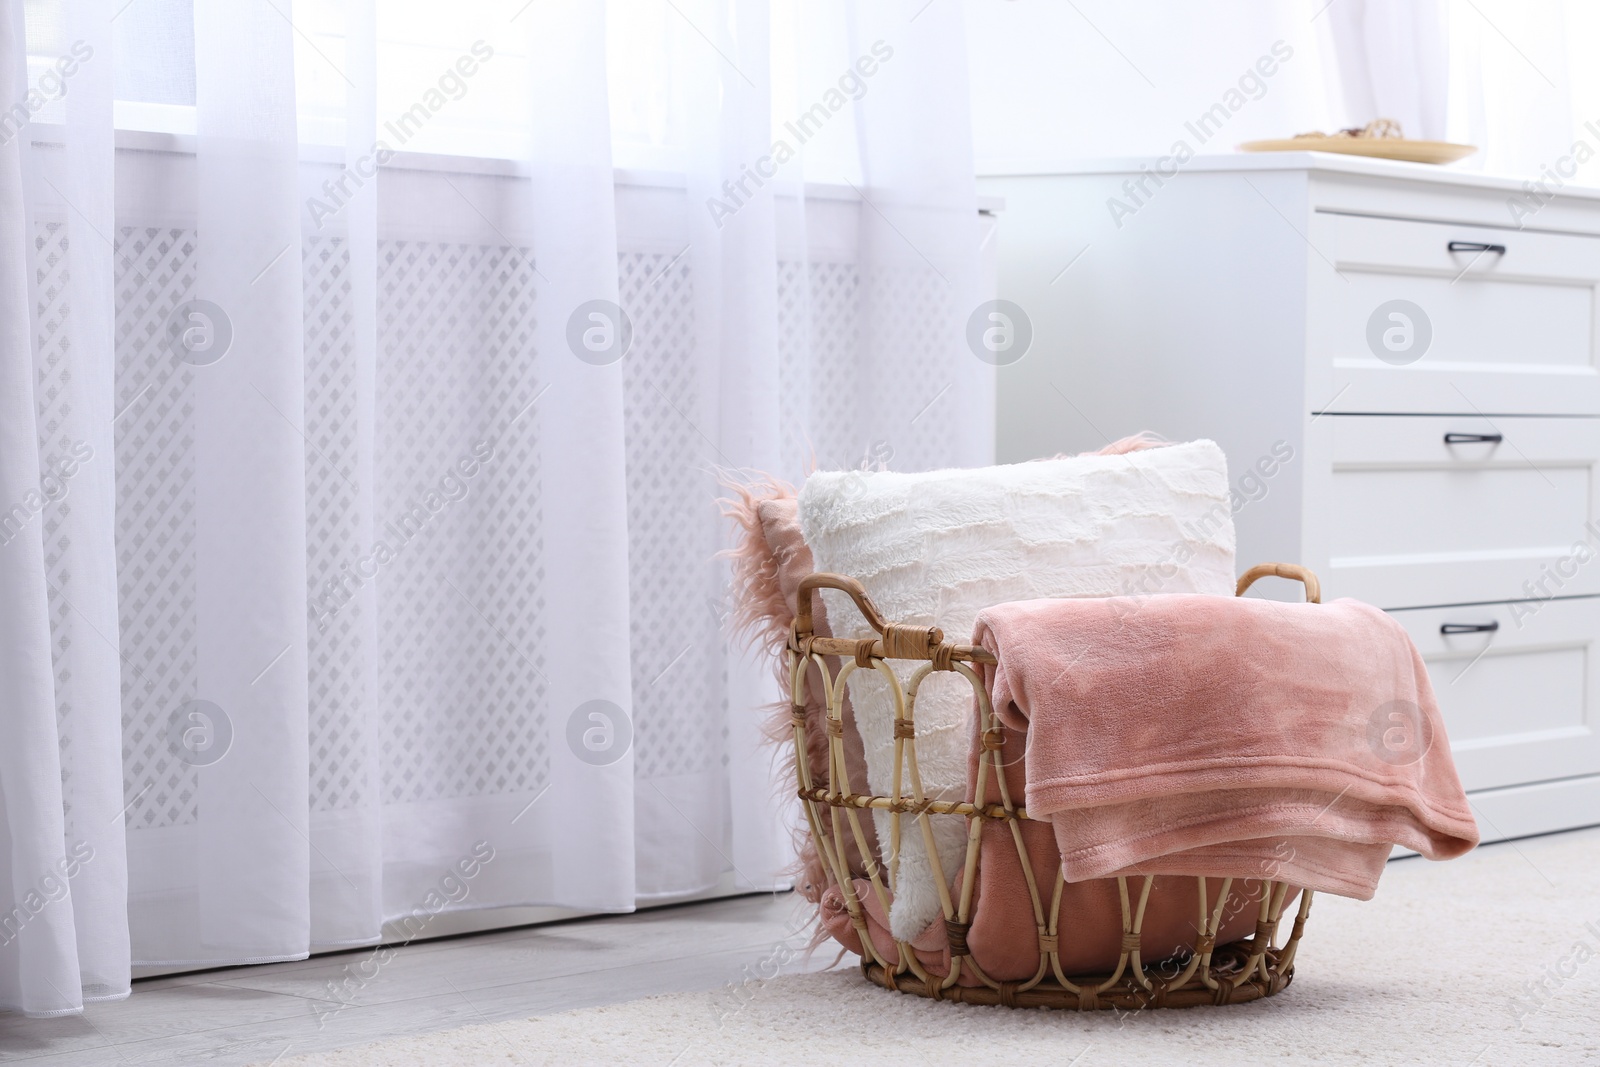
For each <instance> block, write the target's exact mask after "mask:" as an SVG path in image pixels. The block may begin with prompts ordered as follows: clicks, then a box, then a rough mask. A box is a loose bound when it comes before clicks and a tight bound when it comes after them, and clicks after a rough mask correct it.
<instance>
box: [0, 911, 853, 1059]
mask: <svg viewBox="0 0 1600 1067" xmlns="http://www.w3.org/2000/svg"><path fill="white" fill-rule="evenodd" d="M804 903H805V902H804V901H803V900H800V899H799V898H797V897H795V896H794V895H793V894H782V895H778V896H771V895H761V896H748V897H738V898H735V899H729V900H718V901H710V902H706V903H699V904H685V905H680V906H677V907H670V908H657V909H653V910H650V911H644V912H639V913H637V914H634V915H624V916H608V917H604V918H596V919H583V920H578V921H574V922H567V923H559V924H555V925H544V926H531V927H522V928H519V929H515V930H500V931H495V932H493V933H485V934H475V935H471V936H465V937H457V938H450V939H446V940H437V941H423V942H417V943H415V944H411V945H407V946H404V947H401V948H397V949H395V950H394V951H393V954H392V955H383V954H379V955H375V954H374V953H375V950H373V949H370V948H368V949H361V950H358V951H355V952H346V953H339V954H337V955H327V956H316V957H313V958H312V959H309V960H302V961H300V962H298V963H278V964H266V965H263V966H257V967H238V968H231V969H228V970H216V971H205V972H202V973H198V974H183V975H171V976H168V977H164V978H149V979H143V980H140V981H137V982H135V983H134V989H133V996H132V997H130V998H128V999H127V1000H123V1001H118V1002H115V1003H109V1004H92V1005H90V1006H89V1007H88V1008H87V1009H86V1010H85V1012H84V1014H83V1015H81V1016H72V1017H68V1018H61V1019H27V1018H23V1017H21V1016H18V1015H10V1014H0V1062H8V1063H9V1062H19V1063H27V1064H30V1065H32V1064H61V1065H66V1064H71V1065H72V1067H99V1065H102V1064H133V1063H163V1064H165V1063H207V1064H241V1065H242V1064H252V1063H270V1062H272V1061H273V1060H274V1059H275V1058H277V1057H280V1056H284V1055H292V1054H299V1053H303V1052H312V1051H317V1050H321V1049H330V1048H338V1047H341V1046H345V1045H356V1044H362V1043H364V1042H368V1041H374V1040H378V1039H380V1038H387V1037H396V1036H404V1035H406V1034H415V1033H424V1032H427V1031H431V1030H444V1029H449V1028H451V1027H455V1026H462V1025H466V1024H469V1023H474V1022H494V1021H498V1020H502V1019H520V1018H527V1017H528V1016H532V1015H542V1014H546V1013H550V1012H558V1011H567V1010H570V1009H572V1008H586V1007H593V1006H597V1005H601V1004H612V1003H616V1002H619V1001H625V1000H634V999H637V998H639V997H645V996H651V995H653V994H656V993H674V992H686V991H694V990H708V989H716V988H719V987H725V986H730V985H731V986H738V985H739V984H740V983H743V982H746V981H748V980H751V979H752V978H770V977H772V975H773V974H774V973H775V971H776V970H782V971H783V972H793V971H799V970H806V969H816V968H820V967H824V966H827V965H828V964H830V963H831V962H832V961H833V955H834V954H833V953H832V952H828V951H826V950H819V951H818V952H817V955H816V957H814V958H813V959H812V960H811V961H809V962H808V961H806V960H804V959H803V958H802V954H801V952H800V949H801V948H802V947H803V945H804V941H805V938H804V936H803V935H798V934H797V933H796V931H797V930H798V929H799V928H800V926H801V925H802V923H803V922H804V918H805V916H804V913H803V912H801V911H799V910H797V906H801V905H804Z"/></svg>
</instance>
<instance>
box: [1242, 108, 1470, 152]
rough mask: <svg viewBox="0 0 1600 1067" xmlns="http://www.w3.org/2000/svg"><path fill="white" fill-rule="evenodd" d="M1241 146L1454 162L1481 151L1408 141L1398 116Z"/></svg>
mask: <svg viewBox="0 0 1600 1067" xmlns="http://www.w3.org/2000/svg"><path fill="white" fill-rule="evenodd" d="M1239 148H1240V150H1241V151H1244V152H1342V153H1343V154H1345V155H1348V156H1373V157H1376V158H1378V159H1402V160H1405V161H1407V162H1410V163H1454V162H1455V161H1456V160H1458V159H1465V158H1467V157H1468V156H1470V155H1472V153H1474V152H1476V151H1477V150H1478V148H1477V146H1476V145H1470V144H1452V143H1450V142H1449V141H1412V140H1408V139H1407V138H1406V136H1405V135H1404V134H1403V133H1401V132H1400V123H1399V122H1397V121H1396V120H1394V119H1373V120H1372V121H1371V122H1369V123H1367V124H1366V125H1365V126H1350V127H1346V128H1345V129H1342V130H1338V131H1336V132H1334V133H1323V132H1321V131H1320V130H1313V131H1312V132H1310V133H1297V134H1295V135H1294V136H1293V137H1288V138H1278V139H1275V140H1267V141H1246V142H1245V143H1244V144H1242V145H1240V146H1239Z"/></svg>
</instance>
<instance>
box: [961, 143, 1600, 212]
mask: <svg viewBox="0 0 1600 1067" xmlns="http://www.w3.org/2000/svg"><path fill="white" fill-rule="evenodd" d="M1158 159H1159V160H1160V161H1161V162H1162V163H1163V164H1164V165H1165V166H1166V167H1168V168H1170V167H1171V165H1172V164H1171V157H1169V156H1166V157H1157V156H1126V157H1122V158H1101V159H1043V158H1041V159H1012V160H991V161H988V162H986V163H983V164H980V165H979V167H978V176H979V177H980V178H1022V177H1049V176H1055V175H1086V174H1124V173H1128V174H1136V173H1138V172H1139V170H1140V168H1141V167H1150V166H1152V165H1153V164H1155V163H1156V162H1157V160H1158ZM1469 161H1470V157H1469ZM1179 169H1180V171H1197V172H1212V173H1216V172H1230V171H1232V172H1263V171H1306V172H1308V173H1324V174H1347V175H1355V176H1360V177H1370V178H1385V179H1391V180H1394V179H1398V180H1401V181H1408V182H1419V183H1427V184H1433V185H1452V186H1463V187H1468V188H1474V189H1492V190H1503V191H1505V192H1509V193H1516V194H1521V193H1523V192H1525V191H1526V190H1525V187H1524V183H1525V182H1526V181H1527V179H1526V178H1522V177H1512V176H1509V175H1503V174H1486V173H1484V172H1482V171H1474V170H1464V169H1460V168H1459V167H1456V166H1436V165H1433V164H1428V163H1406V162H1403V161H1400V160H1392V159H1372V158H1370V157H1366V156H1347V155H1340V154H1338V153H1334V152H1228V153H1216V154H1210V155H1205V154H1202V155H1196V156H1194V157H1193V158H1192V159H1190V160H1189V161H1188V162H1187V163H1184V164H1183V165H1182V166H1181V167H1180V168H1179ZM1551 192H1553V193H1555V195H1557V196H1564V197H1572V198H1575V199H1582V200H1594V201H1600V188H1594V187H1591V186H1583V185H1575V184H1572V183H1570V182H1569V183H1567V184H1566V185H1563V186H1561V187H1560V188H1559V189H1555V188H1552V189H1551Z"/></svg>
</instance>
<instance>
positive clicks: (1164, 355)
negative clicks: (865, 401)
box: [980, 153, 1600, 840]
mask: <svg viewBox="0 0 1600 1067" xmlns="http://www.w3.org/2000/svg"><path fill="white" fill-rule="evenodd" d="M1155 166H1156V164H1155V161H1139V160H1135V161H1126V160H1124V161H1116V162H1108V163H1099V164H1093V163H1085V164H1079V165H1075V166H1073V167H1071V168H1031V169H1030V168H1019V169H1018V170H1017V172H1016V173H1012V174H1006V175H994V176H989V177H985V178H984V179H982V180H981V181H980V188H981V190H982V192H984V193H986V194H993V195H999V196H1003V197H1004V198H1005V201H1006V210H1005V219H1006V223H1005V226H1004V228H1003V231H1002V232H1001V233H1000V235H999V237H998V238H997V239H998V240H999V241H1000V242H1001V243H1000V247H999V253H998V259H999V296H1000V297H1001V298H1002V299H1005V300H1010V301H1012V302H1014V303H1015V304H1016V305H1018V306H1019V307H1020V308H1021V309H1022V312H1023V313H1024V314H1025V315H1026V316H1027V318H1028V320H1029V322H1030V324H1031V327H1032V341H1031V344H1030V346H1029V348H1028V350H1027V351H1026V353H1025V354H1024V355H1022V357H1021V358H1020V359H1017V361H1016V362H1014V363H1010V364H1008V365H1005V366H1002V367H1001V368H1000V371H999V385H998V411H997V424H998V435H999V436H998V452H999V458H1000V460H1001V461H1002V462H1010V461H1016V460H1021V459H1027V458H1032V457H1035V456H1043V455H1051V454H1054V453H1057V452H1062V451H1080V450H1083V449H1088V448H1094V447H1098V446H1099V445H1100V444H1103V443H1104V442H1105V441H1106V440H1108V439H1113V438H1116V437H1119V436H1122V435H1125V434H1129V433H1133V432H1136V431H1138V430H1143V429H1151V430H1155V431H1158V432H1160V433H1162V434H1163V435H1165V436H1167V437H1169V438H1172V439H1174V440H1182V439H1187V438H1193V437H1210V438H1212V439H1214V440H1216V441H1217V442H1218V443H1219V444H1221V445H1222V447H1223V449H1224V450H1225V451H1226V453H1227V455H1228V462H1229V468H1230V471H1231V472H1232V477H1233V480H1234V486H1235V488H1236V490H1237V496H1236V499H1235V522H1236V524H1237V527H1238V531H1239V560H1240V565H1241V566H1244V565H1246V564H1248V563H1253V562H1257V561H1261V560H1288V561H1299V562H1303V563H1305V564H1306V565H1308V566H1310V567H1311V568H1312V569H1314V570H1315V571H1317V573H1318V574H1319V575H1320V576H1321V577H1322V580H1323V588H1324V596H1325V597H1328V598H1332V597H1338V596H1351V597H1357V598H1360V599H1362V600H1367V601H1369V602H1371V603H1373V604H1376V605H1378V606H1379V607H1382V608H1384V609H1386V610H1389V611H1391V612H1393V614H1394V616H1395V617H1396V618H1397V619H1399V620H1400V621H1401V622H1402V623H1403V624H1404V625H1405V626H1406V628H1407V629H1408V630H1409V631H1410V633H1411V635H1412V637H1413V639H1414V640H1415V641H1416V643H1417V646H1418V647H1419V649H1420V650H1421V651H1422V654H1423V656H1424V658H1425V659H1426V661H1427V663H1428V667H1429V670H1430V673H1431V674H1432V677H1433V681H1434V686H1435V689H1436V690H1437V692H1438V695H1439V701H1440V705H1441V708H1442V709H1443V711H1444V715H1445V719H1446V723H1447V726H1448V729H1449V731H1450V739H1451V743H1452V745H1453V747H1454V750H1455V755H1456V759H1457V763H1458V765H1459V767H1460V769H1461V773H1462V778H1463V780H1464V783H1465V785H1466V787H1467V789H1468V792H1469V794H1470V795H1471V797H1472V800H1473V804H1474V807H1475V810H1477V812H1478V814H1479V817H1480V824H1481V828H1482V830H1483V833H1484V838H1485V840H1494V839H1497V838H1502V837H1514V836H1520V835H1524V834H1530V833H1541V832H1545V831H1549V830H1555V829H1562V828H1568V827H1576V826H1586V825H1592V824H1596V823H1600V492H1597V490H1600V355H1597V353H1600V190H1578V189H1574V188H1571V187H1568V188H1566V189H1562V190H1553V192H1555V194H1556V195H1554V196H1553V197H1550V196H1544V195H1539V196H1537V197H1536V198H1530V197H1529V196H1528V195H1527V191H1526V190H1525V188H1524V186H1523V185H1522V183H1520V182H1515V181H1510V180H1505V179H1496V178H1489V177H1483V176H1477V175H1472V174H1470V173H1461V172H1449V171H1442V170H1439V169H1435V168H1428V167H1423V166H1420V165H1411V164H1393V163H1387V162H1383V161H1376V160H1363V159H1355V158H1346V157H1338V156H1325V155H1313V154H1310V153H1293V154H1281V155H1261V156H1237V157H1232V156H1224V157H1215V158H1207V157H1198V158H1196V159H1194V160H1192V161H1191V162H1190V163H1189V164H1188V165H1187V166H1186V167H1184V168H1182V169H1181V170H1177V172H1176V173H1175V174H1172V173H1165V172H1170V171H1172V170H1174V167H1173V166H1172V164H1171V163H1170V161H1168V162H1166V163H1163V164H1162V173H1157V172H1156V171H1155ZM1010 355H1014V353H1011V354H1010ZM1002 358H1005V357H1002Z"/></svg>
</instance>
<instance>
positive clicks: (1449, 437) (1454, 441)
mask: <svg viewBox="0 0 1600 1067" xmlns="http://www.w3.org/2000/svg"><path fill="white" fill-rule="evenodd" d="M1504 440H1505V436H1504V435H1503V434H1498V433H1447V434H1445V435H1444V443H1445V444H1447V445H1497V444H1499V443H1500V442H1501V441H1504Z"/></svg>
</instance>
